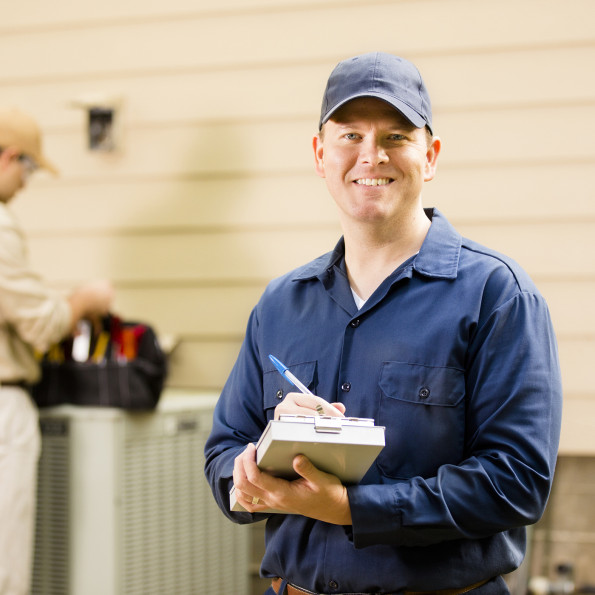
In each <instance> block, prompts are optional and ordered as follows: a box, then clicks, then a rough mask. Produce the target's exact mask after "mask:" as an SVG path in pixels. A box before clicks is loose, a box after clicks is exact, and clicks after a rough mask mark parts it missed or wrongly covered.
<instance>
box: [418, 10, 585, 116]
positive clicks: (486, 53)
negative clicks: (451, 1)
mask: <svg viewBox="0 0 595 595" xmlns="http://www.w3.org/2000/svg"><path fill="white" fill-rule="evenodd" d="M446 4H448V2H447V3H446ZM517 6H520V4H517ZM559 6H560V8H561V9H562V5H559ZM591 18H595V8H594V10H593V14H592V17H591ZM594 37H595V36H593V35H592V36H591V38H590V40H585V43H584V44H583V45H578V47H577V46H576V45H575V44H572V45H569V46H568V47H558V46H554V47H547V46H541V44H540V47H535V48H531V47H529V48H521V47H519V46H517V45H514V44H511V46H510V47H504V48H502V49H500V50H498V51H493V50H491V49H487V50H483V51H473V52H469V53H466V52H465V53H450V52H444V53H443V54H441V55H433V54H430V55H423V54H421V55H420V56H419V57H417V56H414V57H413V58H414V61H415V63H416V65H417V66H418V68H419V69H420V71H421V73H422V75H423V77H424V80H425V81H426V84H427V86H428V88H429V90H430V96H431V98H432V105H433V106H434V108H435V113H437V114H438V116H440V115H441V113H442V112H443V111H459V110H478V109H479V110H485V109H490V108H493V107H495V106H500V105H508V106H513V107H515V108H516V107H518V106H523V105H526V104H531V105H540V104H546V105H548V104H550V105H551V104H559V103H569V104H571V105H572V104H577V103H581V102H592V101H593V99H595V80H593V78H592V77H588V76H585V69H586V68H589V67H590V65H591V64H593V63H594V62H595V47H594V46H593V38H594ZM506 39H507V38H506Z"/></svg>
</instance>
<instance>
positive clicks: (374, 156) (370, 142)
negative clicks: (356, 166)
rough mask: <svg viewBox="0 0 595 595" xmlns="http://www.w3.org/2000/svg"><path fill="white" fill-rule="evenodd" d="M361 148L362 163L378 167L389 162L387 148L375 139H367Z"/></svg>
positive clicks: (369, 137)
mask: <svg viewBox="0 0 595 595" xmlns="http://www.w3.org/2000/svg"><path fill="white" fill-rule="evenodd" d="M360 147H361V152H360V159H361V161H362V163H367V164H369V165H378V164H380V163H386V162H387V161H388V155H387V154H386V150H385V148H384V147H383V146H382V143H380V142H379V141H378V140H377V139H376V138H375V137H372V136H368V137H366V138H365V139H364V140H363V142H362V143H361V145H360Z"/></svg>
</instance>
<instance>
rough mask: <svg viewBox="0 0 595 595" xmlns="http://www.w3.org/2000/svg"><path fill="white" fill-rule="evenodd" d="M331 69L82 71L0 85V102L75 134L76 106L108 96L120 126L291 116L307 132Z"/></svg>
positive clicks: (79, 117) (79, 112) (80, 117)
mask: <svg viewBox="0 0 595 595" xmlns="http://www.w3.org/2000/svg"><path fill="white" fill-rule="evenodd" d="M331 68H332V64H331V63H328V64H305V65H302V64H291V65H278V66H275V65H264V66H255V67H241V68H240V67H238V68H233V67H230V68H222V69H219V70H208V69H207V70H201V69H195V70H190V71H186V70H184V71H182V72H178V71H177V70H174V69H172V70H167V71H158V72H156V73H149V74H140V73H127V74H125V75H124V76H115V77H111V76H106V77H97V76H94V75H85V74H84V73H83V74H81V76H77V77H76V81H70V80H67V81H60V80H54V79H51V80H49V81H47V82H43V81H40V82H32V83H27V82H24V83H18V82H17V83H14V84H3V85H2V88H3V92H2V96H3V97H2V103H3V104H8V105H11V104H13V105H19V106H20V107H21V108H22V109H24V110H27V111H30V112H32V113H35V116H36V117H37V118H38V120H39V121H40V123H41V125H42V126H43V128H44V130H47V131H51V130H57V129H64V128H65V127H70V128H72V127H76V128H77V129H80V128H81V127H82V126H83V123H84V120H85V117H86V112H85V111H84V110H83V109H82V108H77V107H75V106H76V105H80V104H81V103H84V102H91V103H92V102H97V103H101V101H104V100H105V99H106V98H107V99H110V98H116V99H118V100H119V101H120V105H121V107H120V117H121V120H122V122H123V123H124V126H125V127H126V126H129V125H138V124H139V123H142V124H145V125H146V124H147V123H150V124H152V125H154V124H156V123H166V124H171V123H174V122H180V121H182V122H186V121H188V120H205V119H206V120H217V119H220V120H221V119H226V120H237V119H240V118H242V119H243V118H259V119H262V118H266V119H269V118H273V119H276V118H280V117H290V118H291V117H295V116H296V114H297V115H301V116H306V117H307V118H309V120H310V121H311V123H312V132H314V131H315V128H316V125H317V118H318V112H319V110H320V102H321V99H322V93H323V91H324V85H325V81H326V77H327V76H328V74H329V72H330V69H331ZM1 76H2V75H1V73H0V80H1ZM40 96H43V97H44V101H43V103H40V101H39V97H40Z"/></svg>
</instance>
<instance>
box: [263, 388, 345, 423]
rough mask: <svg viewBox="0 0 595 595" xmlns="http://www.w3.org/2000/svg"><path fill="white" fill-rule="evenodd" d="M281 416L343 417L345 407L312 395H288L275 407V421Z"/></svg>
mask: <svg viewBox="0 0 595 595" xmlns="http://www.w3.org/2000/svg"><path fill="white" fill-rule="evenodd" d="M281 414H285V415H286V414H291V415H331V416H332V417H345V405H343V403H329V402H328V401H325V400H324V399H322V398H320V397H316V396H314V395H305V394H302V393H288V394H287V396H286V397H285V398H284V399H283V401H282V402H281V403H279V405H277V406H276V407H275V419H279V416H280V415H281Z"/></svg>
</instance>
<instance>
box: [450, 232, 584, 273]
mask: <svg viewBox="0 0 595 595" xmlns="http://www.w3.org/2000/svg"><path fill="white" fill-rule="evenodd" d="M458 230H459V232H460V233H461V234H462V235H463V236H465V237H468V238H471V239H473V240H475V241H476V242H480V243H481V244H484V245H485V246H488V247H489V248H492V249H494V250H497V251H499V252H502V253H504V254H506V255H507V256H509V257H511V258H513V259H514V260H516V261H517V262H518V263H519V264H520V265H521V266H522V267H523V268H524V269H525V270H527V271H528V272H529V273H530V274H531V276H533V277H536V278H537V277H544V278H547V279H552V278H556V277H559V278H562V279H563V278H565V277H570V278H573V277H574V278H578V279H584V278H587V279H588V280H590V279H591V278H592V277H593V271H595V222H588V221H587V222H582V221H576V222H569V223H565V222H560V223H554V222H551V223H550V222H547V223H537V224H530V223H523V222H519V223H518V224H516V225H508V226H507V225H499V224H497V223H494V224H485V225H481V224H477V225H473V224H461V225H459V226H458Z"/></svg>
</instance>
